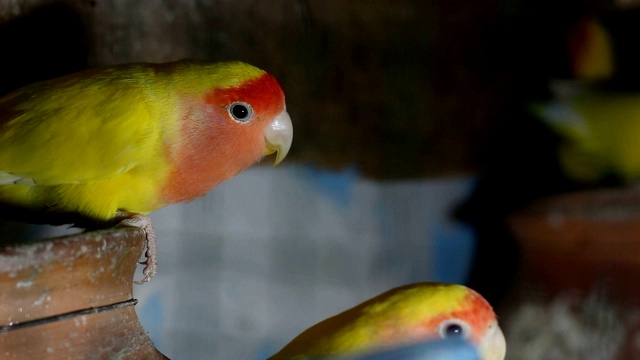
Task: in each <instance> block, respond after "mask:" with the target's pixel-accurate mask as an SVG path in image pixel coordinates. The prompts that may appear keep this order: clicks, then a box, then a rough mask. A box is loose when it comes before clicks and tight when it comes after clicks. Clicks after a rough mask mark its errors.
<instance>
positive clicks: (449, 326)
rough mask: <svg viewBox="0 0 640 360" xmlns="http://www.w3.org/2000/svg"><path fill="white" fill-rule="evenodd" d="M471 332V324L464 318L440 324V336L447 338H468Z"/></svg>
mask: <svg viewBox="0 0 640 360" xmlns="http://www.w3.org/2000/svg"><path fill="white" fill-rule="evenodd" d="M470 333H471V328H470V327H469V325H468V324H467V323H466V322H464V321H462V320H457V319H456V320H447V321H445V322H443V323H442V324H440V336H441V337H442V338H443V339H447V338H456V337H459V338H467V337H468V336H469V335H470Z"/></svg>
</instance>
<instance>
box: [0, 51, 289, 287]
mask: <svg viewBox="0 0 640 360" xmlns="http://www.w3.org/2000/svg"><path fill="white" fill-rule="evenodd" d="M292 137H293V128H292V124H291V119H290V117H289V115H288V113H287V111H286V106H285V98H284V94H283V91H282V89H281V88H280V85H279V84H278V82H277V81H276V80H275V78H274V77H273V76H271V75H269V74H268V73H266V72H265V71H263V70H260V69H258V68H256V67H253V66H251V65H248V64H245V63H241V62H224V63H209V62H201V61H194V60H183V61H178V62H171V63H164V64H144V63H139V64H124V65H118V66H112V67H106V68H99V69H92V70H87V71H83V72H79V73H75V74H71V75H67V76H64V77H61V78H57V79H53V80H49V81H43V82H39V83H35V84H31V85H28V86H26V87H23V88H21V89H18V90H16V91H14V92H12V93H10V94H8V95H6V96H4V97H2V98H0V204H2V205H1V207H0V211H1V213H0V217H4V218H12V219H18V220H24V221H29V222H39V223H53V224H63V223H74V224H76V225H78V224H83V223H92V222H95V223H105V224H106V223H108V224H116V223H120V224H121V225H130V226H138V227H141V228H143V229H144V230H145V232H146V236H147V253H146V256H147V260H146V262H145V264H146V266H145V268H144V270H143V272H144V279H143V280H142V282H145V281H148V280H149V278H150V277H151V276H153V275H154V274H155V272H156V257H157V244H156V238H155V232H154V231H153V227H152V225H151V222H150V219H149V218H148V217H147V216H146V214H148V213H149V212H151V211H154V210H156V209H158V208H161V207H163V206H165V205H168V204H172V203H176V202H183V201H190V200H193V199H195V198H197V197H200V196H202V195H204V194H206V193H207V192H208V191H209V190H211V189H212V188H214V187H215V186H216V185H218V184H220V183H221V182H223V181H225V180H227V179H229V178H231V177H233V176H234V175H236V174H238V173H239V172H240V171H242V170H244V169H245V168H247V167H249V166H251V165H252V164H255V163H256V162H258V161H259V160H260V159H261V158H262V157H263V156H265V155H267V154H271V153H273V152H277V156H276V159H275V164H278V163H280V162H281V161H282V160H283V159H284V158H285V156H286V155H287V152H288V151H289V148H290V146H291V141H292ZM34 216H36V217H37V218H36V217H34Z"/></svg>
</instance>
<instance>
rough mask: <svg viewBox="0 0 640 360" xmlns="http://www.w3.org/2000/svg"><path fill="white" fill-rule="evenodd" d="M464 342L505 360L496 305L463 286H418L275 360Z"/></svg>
mask: <svg viewBox="0 0 640 360" xmlns="http://www.w3.org/2000/svg"><path fill="white" fill-rule="evenodd" d="M449 337H462V338H464V339H466V340H467V341H469V342H470V343H471V344H472V345H474V346H475V347H476V348H477V350H478V353H479V355H480V359H481V360H503V359H504V357H505V353H506V343H505V339H504V335H503V334H502V330H501V329H500V327H499V326H498V321H497V319H496V315H495V313H494V311H493V309H492V308H491V305H489V303H488V302H487V301H486V300H485V299H484V298H483V297H482V296H481V295H480V294H478V293H477V292H475V291H473V290H472V289H469V288H467V287H465V286H462V285H456V284H443V283H416V284H411V285H406V286H402V287H398V288H395V289H392V290H389V291H387V292H385V293H383V294H381V295H378V296H376V297H374V298H372V299H370V300H367V301H365V302H363V303H362V304H360V305H357V306H355V307H353V308H351V309H349V310H346V311H344V312H342V313H340V314H337V315H335V316H333V317H330V318H328V319H326V320H324V321H322V322H320V323H318V324H316V325H314V326H312V327H310V328H309V329H307V330H305V331H304V332H302V333H301V334H300V335H298V336H297V337H296V338H295V339H293V340H292V341H291V342H290V343H289V344H287V345H286V346H285V347H284V348H283V349H282V350H280V351H279V352H278V353H277V354H275V355H273V356H272V357H271V358H269V360H285V359H287V360H303V359H313V358H318V357H324V356H338V355H340V356H347V355H358V354H362V353H368V352H372V351H376V350H382V349H390V348H393V347H398V346H401V345H408V344H411V343H417V342H422V341H429V340H437V339H444V338H449Z"/></svg>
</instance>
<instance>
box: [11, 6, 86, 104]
mask: <svg viewBox="0 0 640 360" xmlns="http://www.w3.org/2000/svg"><path fill="white" fill-rule="evenodd" d="M86 21H87V19H86V18H84V19H83V18H82V17H81V16H80V14H78V13H77V12H76V11H74V10H73V9H71V8H70V7H68V6H65V5H63V4H55V5H48V6H42V7H39V8H37V9H35V10H33V11H31V12H28V13H26V14H24V15H22V16H20V17H17V18H15V19H13V20H10V21H8V22H6V23H4V24H2V25H0V44H2V56H0V79H2V81H0V96H1V95H4V94H6V93H8V92H11V91H13V90H15V89H17V88H19V87H22V86H24V85H28V84H31V83H33V82H36V81H41V80H46V79H51V78H55V77H58V76H62V75H66V74H68V73H72V72H75V71H79V70H83V69H85V68H86V67H87V59H88V55H89V53H88V47H87V42H86V41H87V34H86V32H87V29H86V26H85V22H86Z"/></svg>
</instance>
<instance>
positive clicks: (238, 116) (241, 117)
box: [228, 102, 253, 122]
mask: <svg viewBox="0 0 640 360" xmlns="http://www.w3.org/2000/svg"><path fill="white" fill-rule="evenodd" d="M228 110H229V115H231V117H232V118H233V119H234V120H236V121H239V122H247V121H249V120H251V117H252V116H253V109H252V108H251V106H250V105H249V104H247V103H243V102H236V103H233V104H231V106H229V108H228Z"/></svg>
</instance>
